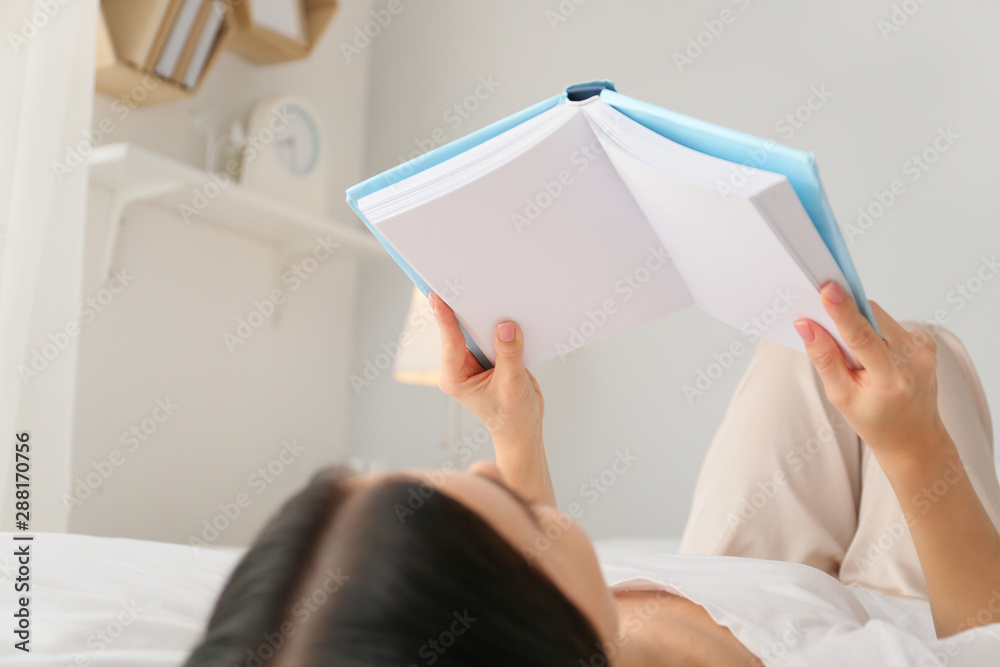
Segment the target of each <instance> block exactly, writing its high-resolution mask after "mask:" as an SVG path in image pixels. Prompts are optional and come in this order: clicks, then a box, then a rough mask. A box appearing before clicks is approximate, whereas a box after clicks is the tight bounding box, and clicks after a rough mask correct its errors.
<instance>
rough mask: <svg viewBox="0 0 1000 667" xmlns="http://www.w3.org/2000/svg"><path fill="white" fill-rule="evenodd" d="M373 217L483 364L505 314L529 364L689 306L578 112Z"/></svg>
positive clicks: (660, 250)
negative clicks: (474, 174) (511, 151)
mask: <svg viewBox="0 0 1000 667" xmlns="http://www.w3.org/2000/svg"><path fill="white" fill-rule="evenodd" d="M374 224H375V226H376V228H377V229H378V230H379V232H381V233H382V234H383V235H384V236H385V238H386V240H387V241H388V242H389V243H390V244H391V245H392V246H393V247H394V248H395V250H396V251H397V252H398V253H399V254H400V255H401V256H402V257H403V258H404V259H405V260H406V261H407V262H408V263H409V264H410V265H411V266H412V267H413V268H414V270H416V271H417V273H419V274H420V276H421V277H422V278H423V279H424V280H425V281H426V282H427V283H428V284H429V285H430V286H431V288H432V289H433V290H434V291H436V292H437V293H438V294H439V295H440V296H441V297H442V298H443V299H444V300H445V301H446V302H447V303H448V304H449V305H450V306H452V308H454V309H455V312H456V313H457V315H458V317H459V321H460V322H461V323H462V325H463V326H464V327H465V328H466V331H467V332H468V333H469V335H470V336H471V337H472V338H473V340H475V342H476V344H477V345H479V347H480V348H481V349H482V350H483V352H484V353H485V354H486V356H487V357H488V358H489V359H490V360H491V361H493V360H494V359H495V352H494V347H493V332H494V329H495V327H496V325H497V324H499V323H500V322H502V321H504V320H508V319H510V320H514V321H516V322H517V323H518V324H519V325H520V326H521V328H522V330H523V331H524V339H525V353H524V361H525V364H526V365H528V366H530V365H533V364H536V363H538V362H540V361H544V360H546V359H550V358H552V357H555V356H558V355H560V354H564V353H569V352H571V351H572V350H574V349H577V348H579V347H582V346H583V345H586V344H590V343H593V342H596V341H599V340H603V339H605V338H608V337H610V336H613V335H614V334H617V333H621V332H625V331H628V330H630V329H633V328H635V327H637V326H639V325H641V324H644V323H647V322H650V321H653V320H656V319H659V318H660V317H663V316H665V315H667V314H669V313H671V312H673V311H675V310H678V309H680V308H682V307H684V306H686V305H689V304H690V303H691V295H690V294H689V292H688V290H687V288H686V286H685V285H684V282H683V280H682V279H681V277H680V275H679V274H678V272H677V269H676V267H675V266H674V264H673V262H672V261H671V259H670V258H669V257H667V256H666V254H665V251H664V249H663V247H662V243H661V241H660V240H659V239H658V238H657V235H656V234H655V233H654V231H653V229H652V227H650V225H649V223H648V222H647V221H646V219H645V217H644V216H643V213H642V211H641V210H640V209H639V207H638V206H637V205H636V203H635V201H634V199H633V198H632V196H631V195H630V193H629V190H628V188H626V186H625V184H624V183H623V182H622V180H621V178H620V177H619V176H618V173H617V172H616V171H615V169H614V167H613V166H612V164H611V163H610V161H609V160H608V158H607V156H606V155H605V154H604V153H603V152H602V150H601V145H600V143H599V142H598V141H597V140H596V138H595V136H594V134H593V131H592V130H591V128H590V125H589V123H588V122H587V121H586V119H585V118H584V117H583V116H582V115H581V114H576V115H575V116H574V117H573V118H571V119H570V120H569V121H567V122H566V123H564V124H563V125H562V126H561V127H559V128H558V129H556V130H555V131H554V132H553V133H552V134H551V135H549V136H548V137H546V138H544V139H542V140H540V141H539V142H538V143H537V145H535V146H534V147H533V148H530V149H528V150H527V151H524V152H523V153H521V154H520V155H518V156H517V157H515V158H514V159H513V160H512V161H510V162H507V163H505V164H502V165H500V166H498V167H496V168H495V169H493V170H492V171H489V172H488V173H486V174H485V175H483V176H481V177H479V178H478V179H476V180H474V181H472V182H470V183H468V184H466V185H465V186H464V187H462V188H461V189H459V190H457V191H454V192H451V193H448V194H444V195H441V196H438V197H436V198H434V199H432V200H430V201H428V202H427V203H425V204H422V205H420V206H416V207H414V208H410V209H408V210H406V211H403V212H402V213H399V214H398V215H394V216H392V217H389V218H386V219H384V220H382V221H381V222H377V223H374Z"/></svg>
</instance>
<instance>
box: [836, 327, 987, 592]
mask: <svg viewBox="0 0 1000 667" xmlns="http://www.w3.org/2000/svg"><path fill="white" fill-rule="evenodd" d="M903 324H904V326H905V327H906V328H907V329H908V330H911V331H912V330H914V329H915V328H916V327H917V326H918V325H916V324H914V323H911V322H905V323H903ZM934 338H935V340H937V343H938V355H937V356H938V368H937V383H938V409H939V410H940V412H941V419H942V421H943V422H944V425H945V428H947V429H948V433H949V434H950V435H951V437H952V439H953V440H954V441H955V445H956V446H957V447H958V453H959V456H961V458H962V463H963V464H964V465H965V468H966V470H967V471H968V475H969V479H970V481H971V482H972V485H973V487H974V488H975V489H976V492H977V493H978V494H979V498H980V500H982V502H983V505H985V507H986V511H987V513H989V515H990V518H992V519H993V523H994V525H997V526H1000V484H998V482H997V471H996V467H995V464H994V461H993V425H992V420H991V419H990V412H989V406H988V405H987V403H986V395H985V393H984V392H983V386H982V384H981V383H980V381H979V376H978V374H977V373H976V369H975V367H974V366H973V365H972V360H971V359H970V358H969V354H968V352H966V350H965V346H964V345H962V343H961V341H959V339H958V338H957V337H956V336H955V335H954V334H952V333H951V332H949V331H946V330H944V329H937V330H935V332H934ZM862 473H863V478H862V491H861V506H860V511H859V518H858V529H857V534H856V535H855V537H854V541H853V542H852V543H851V545H850V547H849V548H848V550H847V554H846V556H845V558H844V564H843V566H842V567H841V570H840V580H841V581H843V582H844V583H845V584H848V585H852V586H861V587H864V588H870V589H874V590H879V591H882V592H884V593H887V594H889V595H894V596H898V597H906V598H912V599H915V600H918V601H924V602H926V600H927V586H926V584H925V583H924V575H923V572H922V571H921V569H920V561H919V560H918V559H917V552H916V549H915V548H914V546H913V540H912V539H911V537H910V531H909V529H908V527H907V517H904V516H903V512H902V510H901V509H900V507H899V502H898V501H897V500H896V496H895V495H894V493H893V491H892V487H891V486H890V485H889V480H888V479H886V476H885V473H883V472H882V469H881V468H880V467H879V465H878V462H877V461H876V460H875V458H874V457H873V456H872V455H871V453H870V451H869V450H868V448H867V447H865V455H864V457H863V462H862ZM949 479H954V472H953V471H949V472H947V473H945V474H944V475H943V476H942V478H941V479H940V480H938V481H937V482H935V483H934V484H932V485H931V486H929V487H928V488H926V489H923V490H922V491H921V493H920V499H919V500H917V501H916V504H917V506H918V507H925V508H928V509H929V508H930V507H932V505H933V503H935V502H937V500H939V499H940V498H941V497H942V496H943V495H944V494H946V493H948V490H949V489H950V487H951V485H950V484H949V481H948V480H949ZM908 518H909V519H910V520H911V521H919V520H920V516H919V513H918V514H916V515H914V516H912V517H908Z"/></svg>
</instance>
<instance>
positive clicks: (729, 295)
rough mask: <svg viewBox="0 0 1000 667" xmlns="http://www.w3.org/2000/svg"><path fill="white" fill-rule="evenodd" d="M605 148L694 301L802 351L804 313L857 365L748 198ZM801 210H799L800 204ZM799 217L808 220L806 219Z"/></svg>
mask: <svg viewBox="0 0 1000 667" xmlns="http://www.w3.org/2000/svg"><path fill="white" fill-rule="evenodd" d="M604 136H605V137H606V135H604ZM660 139H662V140H663V141H668V140H666V139H663V138H662V137H660ZM605 149H606V152H607V154H608V156H609V158H610V159H611V161H612V162H613V163H614V165H615V167H616V169H617V170H618V173H619V174H621V177H622V179H623V180H624V181H625V182H626V183H627V184H628V187H629V189H630V190H631V192H632V194H633V196H634V197H635V199H636V201H637V202H638V204H639V207H640V208H641V209H642V211H643V212H644V213H645V215H646V218H647V219H648V220H649V221H650V224H651V225H652V226H653V228H654V229H655V230H656V233H657V235H658V236H659V238H660V239H661V240H662V241H663V244H664V245H665V246H666V247H667V248H668V249H669V250H670V251H671V254H672V256H673V257H674V262H675V264H676V266H677V269H678V271H680V273H681V275H682V276H683V277H684V280H685V282H686V284H687V285H688V289H689V290H690V292H691V295H692V297H693V298H694V301H695V303H697V304H698V306H700V307H701V308H702V309H703V310H705V311H706V312H708V313H709V314H711V315H713V316H714V317H716V318H718V319H719V320H721V321H723V322H725V323H726V324H729V325H731V326H734V327H736V328H738V329H740V330H742V331H743V332H744V333H747V334H748V335H754V336H763V337H765V338H769V339H771V340H774V341H777V342H779V343H783V344H785V345H788V346H789V347H793V348H795V349H798V350H802V351H805V346H804V345H803V343H802V340H801V339H800V338H799V336H798V334H797V333H796V331H795V328H794V325H793V322H794V321H795V320H796V319H798V318H800V317H807V318H809V319H811V320H813V321H815V322H817V323H818V324H820V325H822V326H823V327H824V328H825V329H826V330H827V331H829V332H830V333H831V334H832V335H833V336H834V337H835V338H836V339H837V341H838V342H839V343H840V345H841V348H842V349H843V350H844V352H845V353H846V354H847V355H848V359H849V360H850V362H851V363H852V364H854V365H855V366H856V365H857V361H856V359H854V357H853V355H852V354H850V352H849V351H848V350H847V346H846V345H844V342H843V340H841V338H840V336H839V334H838V333H837V328H836V326H835V325H834V323H833V320H832V319H831V318H830V317H829V316H828V315H827V314H826V311H825V310H824V308H823V305H822V303H821V301H820V297H819V290H818V285H817V284H816V283H815V282H814V281H813V279H812V278H811V277H810V276H808V275H807V274H806V272H804V271H803V270H802V268H800V266H799V265H798V263H797V262H796V261H795V259H793V257H792V255H790V254H789V251H788V250H787V249H786V248H785V245H784V244H783V243H782V241H781V240H780V239H779V238H778V236H777V235H776V234H775V233H774V231H772V229H771V228H770V226H769V224H768V222H767V220H765V218H764V217H763V215H762V214H761V211H760V210H759V209H758V207H757V205H756V204H755V202H754V199H753V198H750V197H746V196H733V195H730V196H728V197H722V196H720V194H719V191H718V189H717V188H716V187H715V184H702V183H696V182H694V181H690V180H684V179H681V178H678V177H677V176H676V175H670V174H666V173H664V172H663V171H662V170H660V169H659V168H657V167H656V166H653V165H651V164H648V163H646V162H644V161H641V160H639V159H637V158H635V157H634V156H633V155H632V154H631V153H628V152H626V151H625V150H624V149H622V148H621V147H619V146H618V145H617V144H615V143H614V142H611V141H607V140H606V146H605ZM705 157H708V156H705ZM709 159H712V160H714V159H715V158H709ZM771 187H772V188H779V189H784V190H785V192H784V196H783V197H781V196H779V197H778V198H779V199H782V200H783V201H784V202H785V204H784V207H783V208H788V207H793V206H795V205H797V206H798V208H800V209H801V207H802V205H801V203H799V202H798V197H797V196H796V195H795V192H794V190H792V188H791V185H790V184H789V183H788V181H787V179H785V178H784V177H781V178H780V180H779V181H777V182H776V183H775V185H773V186H771ZM780 194H781V193H780V192H779V193H778V195H780ZM773 201H774V200H773V199H772V202H773ZM802 215H806V214H805V211H804V210H803V211H802ZM803 224H810V225H811V223H809V222H808V218H806V219H805V220H804V221H803ZM829 271H832V272H834V275H826V276H824V278H827V279H833V280H837V282H839V283H840V284H841V285H845V286H846V284H847V282H846V280H845V279H844V277H843V275H842V274H841V272H840V270H839V268H836V265H835V264H834V268H832V269H829Z"/></svg>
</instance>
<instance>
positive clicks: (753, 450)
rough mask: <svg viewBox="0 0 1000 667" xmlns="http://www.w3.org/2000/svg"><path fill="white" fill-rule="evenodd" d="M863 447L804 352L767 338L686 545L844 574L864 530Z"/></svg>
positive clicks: (716, 451)
mask: <svg viewBox="0 0 1000 667" xmlns="http://www.w3.org/2000/svg"><path fill="white" fill-rule="evenodd" d="M860 495H861V446H860V441H859V439H858V436H857V434H856V433H855V432H854V430H853V429H851V428H850V426H848V425H847V424H846V422H844V419H843V417H842V416H841V415H840V412H838V411H837V409H836V408H834V407H833V406H832V405H831V404H830V403H829V401H827V399H826V393H825V391H824V389H823V384H822V381H821V380H820V379H819V376H818V375H817V374H816V372H815V370H814V369H813V367H812V364H811V363H810V362H809V359H808V358H807V357H806V355H804V354H802V353H801V352H798V351H796V350H793V349H791V348H788V347H785V346H783V345H780V344H778V343H774V342H772V341H768V340H762V341H761V342H760V344H759V346H758V348H757V351H756V353H755V354H754V357H753V359H752V360H751V362H750V366H749V368H748V369H747V371H746V374H745V375H744V377H743V379H742V381H741V382H740V385H739V387H737V389H736V393H735V394H734V396H733V398H732V400H731V401H730V404H729V408H728V409H727V411H726V414H725V417H723V420H722V424H721V425H720V427H719V430H718V432H717V433H716V435H715V439H714V440H713V441H712V444H711V447H710V448H709V451H708V454H707V456H706V458H705V462H704V464H703V466H702V469H701V474H700V475H699V477H698V483H697V486H696V488H695V493H694V499H693V504H692V508H691V515H690V517H689V519H688V523H687V527H686V529H685V531H684V537H683V539H682V541H681V553H690V554H715V555H729V556H747V557H753V558H767V559H771V560H783V561H792V562H798V563H805V564H807V565H812V566H814V567H817V568H819V569H821V570H823V571H825V572H827V573H829V574H831V575H833V576H837V574H838V572H839V570H840V565H841V562H842V561H843V558H844V555H845V553H846V551H847V548H848V547H849V546H850V544H851V541H852V539H853V537H854V533H855V530H856V528H857V517H858V502H859V499H860Z"/></svg>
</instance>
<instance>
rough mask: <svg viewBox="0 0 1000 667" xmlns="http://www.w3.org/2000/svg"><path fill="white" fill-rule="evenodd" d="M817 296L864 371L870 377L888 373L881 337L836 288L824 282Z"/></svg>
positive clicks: (851, 302) (834, 285) (843, 293)
mask: <svg viewBox="0 0 1000 667" xmlns="http://www.w3.org/2000/svg"><path fill="white" fill-rule="evenodd" d="M820 296H821V298H822V300H823V306H824V307H825V308H826V312H827V313H829V314H830V317H832V318H833V321H834V323H835V324H836V325H837V330H838V331H839V332H840V336H841V338H843V339H844V342H845V343H847V347H849V348H850V349H851V352H853V353H854V356H856V357H857V358H858V361H860V362H861V364H862V365H863V366H864V367H865V369H866V370H869V371H872V372H874V373H887V372H889V371H891V370H892V368H891V364H890V362H889V355H888V350H887V349H886V346H885V343H884V342H883V341H882V337H881V336H879V335H878V332H877V331H875V328H874V327H873V326H872V325H871V322H869V321H868V319H867V318H866V317H865V316H864V315H862V314H861V311H860V310H858V307H857V305H856V304H855V303H854V300H853V299H852V298H851V297H850V296H848V295H847V293H846V292H845V291H844V290H843V289H842V288H841V287H840V285H838V284H837V283H835V282H828V283H827V284H825V285H823V289H821V290H820Z"/></svg>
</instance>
